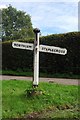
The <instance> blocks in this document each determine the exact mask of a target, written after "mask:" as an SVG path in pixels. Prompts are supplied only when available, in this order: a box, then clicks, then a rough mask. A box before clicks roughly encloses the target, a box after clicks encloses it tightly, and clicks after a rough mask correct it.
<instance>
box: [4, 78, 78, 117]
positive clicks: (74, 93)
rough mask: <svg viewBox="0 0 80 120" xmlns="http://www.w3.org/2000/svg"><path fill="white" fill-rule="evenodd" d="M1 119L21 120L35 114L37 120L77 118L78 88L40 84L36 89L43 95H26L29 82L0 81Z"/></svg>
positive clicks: (30, 83) (29, 87)
mask: <svg viewBox="0 0 80 120" xmlns="http://www.w3.org/2000/svg"><path fill="white" fill-rule="evenodd" d="M2 86H3V87H2V100H3V101H2V108H3V109H2V116H3V118H21V117H24V116H26V117H27V116H28V115H31V114H33V116H35V113H37V115H38V118H43V117H45V118H76V119H77V118H79V117H78V110H79V109H78V87H77V86H67V85H59V84H54V83H45V82H41V83H40V84H39V87H38V89H39V90H42V91H43V94H41V95H37V96H34V97H31V96H30V97H29V96H27V95H26V92H25V91H26V90H29V89H31V86H32V82H31V81H21V80H7V81H6V80H3V81H2Z"/></svg>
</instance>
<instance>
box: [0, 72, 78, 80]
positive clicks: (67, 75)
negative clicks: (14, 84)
mask: <svg viewBox="0 0 80 120" xmlns="http://www.w3.org/2000/svg"><path fill="white" fill-rule="evenodd" d="M0 74H3V75H17V76H33V72H32V71H31V70H27V71H26V72H25V71H22V70H16V71H13V70H2V71H0ZM40 77H52V78H71V79H80V75H74V74H67V73H62V74H60V73H54V74H47V73H41V72H40Z"/></svg>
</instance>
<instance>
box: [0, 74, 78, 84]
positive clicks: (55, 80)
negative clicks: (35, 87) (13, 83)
mask: <svg viewBox="0 0 80 120" xmlns="http://www.w3.org/2000/svg"><path fill="white" fill-rule="evenodd" d="M0 80H33V78H32V77H24V76H7V75H0ZM39 80H40V82H49V83H59V84H64V85H80V82H79V81H80V79H66V78H65V79H64V78H39Z"/></svg>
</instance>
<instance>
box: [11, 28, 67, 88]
mask: <svg viewBox="0 0 80 120" xmlns="http://www.w3.org/2000/svg"><path fill="white" fill-rule="evenodd" d="M39 32H40V30H39V29H37V28H35V29H34V33H35V40H34V44H32V43H23V42H13V43H12V47H13V48H18V49H26V50H34V76H33V86H34V87H37V86H38V84H39V52H47V53H54V54H60V55H65V54H67V49H65V48H60V47H55V46H47V45H39Z"/></svg>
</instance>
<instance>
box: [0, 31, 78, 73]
mask: <svg viewBox="0 0 80 120" xmlns="http://www.w3.org/2000/svg"><path fill="white" fill-rule="evenodd" d="M20 41H22V40H20ZM24 41H25V42H31V43H33V42H34V40H33V39H31V40H23V41H22V42H24ZM40 44H44V45H51V46H57V47H62V48H66V49H67V51H68V52H67V54H66V55H65V56H64V55H58V54H50V53H40V72H46V73H52V74H54V73H68V74H80V32H71V33H65V34H53V35H48V36H43V37H40ZM2 69H3V70H22V71H29V70H31V71H32V70H33V51H28V50H21V49H14V48H12V41H10V42H9V41H8V42H3V43H2Z"/></svg>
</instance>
